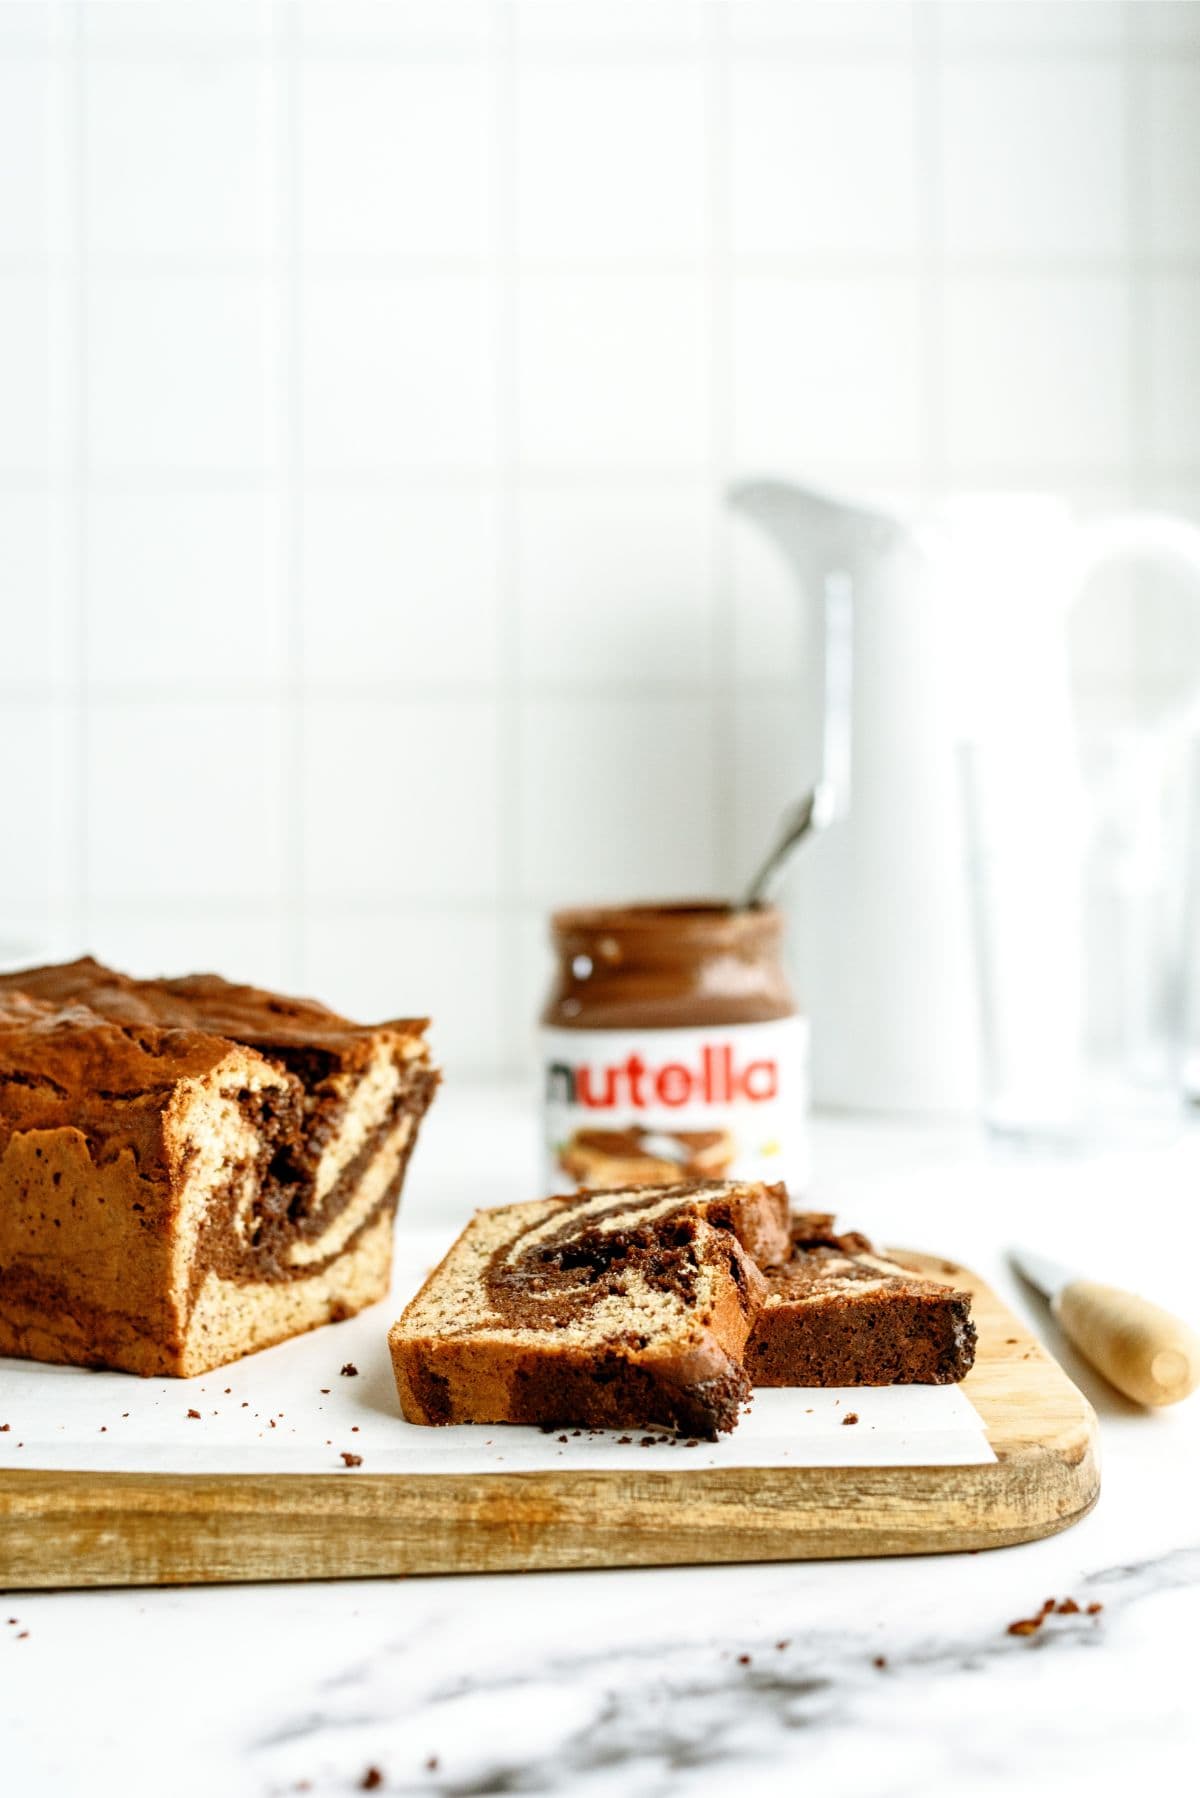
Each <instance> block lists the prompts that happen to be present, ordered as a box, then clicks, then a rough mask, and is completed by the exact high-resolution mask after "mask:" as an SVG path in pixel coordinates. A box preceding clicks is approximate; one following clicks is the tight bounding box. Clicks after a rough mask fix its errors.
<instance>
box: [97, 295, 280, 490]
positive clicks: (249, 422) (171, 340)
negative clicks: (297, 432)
mask: <svg viewBox="0 0 1200 1798" xmlns="http://www.w3.org/2000/svg"><path fill="white" fill-rule="evenodd" d="M86 309H87V326H86V329H87V371H86V395H85V405H86V412H87V438H86V444H85V448H86V453H87V455H88V457H89V460H90V462H91V464H92V466H93V467H94V469H95V470H96V471H97V472H98V473H100V474H107V475H113V474H123V475H128V474H135V473H144V472H146V471H148V470H149V471H162V472H165V473H169V474H173V475H177V476H178V475H183V474H192V475H196V474H206V475H208V474H216V473H226V472H228V473H230V474H236V475H245V474H249V473H256V472H259V471H262V470H264V469H266V468H267V467H268V465H269V463H270V461H271V459H272V445H271V430H270V420H271V411H272V398H273V391H272V369H273V357H272V348H271V339H272V333H273V328H274V325H273V317H272V295H271V288H270V284H269V282H267V281H266V280H265V278H263V277H261V276H257V275H252V274H217V273H211V272H209V271H208V270H207V269H206V270H204V271H203V272H201V273H198V274H197V273H188V274H184V273H172V274H163V273H155V274H143V273H138V274H126V273H120V274H116V273H104V274H95V275H93V276H92V277H91V279H90V281H89V282H88V286H87V293H86Z"/></svg>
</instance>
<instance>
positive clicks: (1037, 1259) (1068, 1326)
mask: <svg viewBox="0 0 1200 1798" xmlns="http://www.w3.org/2000/svg"><path fill="white" fill-rule="evenodd" d="M1009 1259H1010V1260H1011V1262H1012V1264H1013V1266H1014V1267H1015V1268H1016V1270H1017V1272H1018V1273H1019V1274H1021V1275H1022V1276H1023V1277H1024V1278H1025V1279H1026V1280H1028V1281H1029V1284H1030V1285H1031V1286H1036V1287H1037V1289H1038V1291H1039V1292H1040V1293H1043V1294H1044V1295H1045V1297H1046V1298H1048V1299H1049V1301H1050V1310H1051V1312H1052V1313H1053V1315H1054V1316H1055V1317H1056V1318H1057V1320H1058V1323H1059V1325H1060V1327H1061V1329H1062V1332H1063V1335H1064V1336H1067V1337H1069V1338H1070V1340H1071V1341H1072V1342H1073V1343H1074V1344H1075V1347H1076V1348H1077V1349H1078V1350H1079V1352H1080V1354H1081V1355H1083V1356H1084V1357H1085V1358H1086V1359H1087V1360H1088V1361H1090V1362H1091V1364H1092V1366H1093V1367H1098V1368H1099V1370H1100V1372H1101V1373H1102V1374H1103V1375H1104V1377H1105V1379H1107V1380H1110V1381H1111V1382H1112V1384H1113V1385H1114V1386H1115V1387H1117V1389H1118V1391H1120V1392H1123V1393H1125V1395H1126V1397H1128V1398H1132V1399H1136V1400H1137V1402H1138V1403H1139V1404H1141V1405H1174V1404H1177V1403H1178V1402H1179V1400H1180V1399H1181V1398H1186V1397H1187V1396H1188V1394H1189V1392H1194V1391H1195V1390H1196V1387H1197V1386H1200V1336H1197V1334H1196V1332H1195V1331H1194V1330H1191V1329H1189V1328H1188V1326H1187V1324H1185V1323H1184V1322H1183V1319H1182V1318H1179V1317H1174V1316H1172V1314H1171V1312H1169V1311H1164V1310H1163V1308H1162V1306H1161V1305H1152V1304H1151V1303H1150V1301H1149V1299H1143V1298H1139V1297H1138V1295H1137V1294H1136V1293H1133V1292H1123V1291H1122V1290H1121V1288H1120V1287H1119V1286H1102V1285H1101V1284H1100V1283H1099V1281H1096V1280H1084V1279H1082V1278H1081V1277H1080V1276H1079V1275H1078V1274H1076V1273H1075V1272H1074V1271H1073V1270H1072V1269H1071V1268H1069V1267H1063V1266H1061V1265H1060V1264H1059V1262H1057V1261H1049V1260H1047V1258H1046V1257H1045V1256H1044V1255H1037V1254H1034V1253H1033V1252H1032V1250H1030V1249H1011V1250H1010V1251H1009Z"/></svg>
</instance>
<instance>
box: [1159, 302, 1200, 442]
mask: <svg viewBox="0 0 1200 1798" xmlns="http://www.w3.org/2000/svg"><path fill="white" fill-rule="evenodd" d="M1198 319H1200V272H1197V273H1196V274H1191V275H1157V276H1155V277H1154V278H1153V280H1152V281H1151V283H1150V295H1149V321H1148V322H1149V330H1150V346H1149V347H1150V356H1149V362H1150V383H1149V387H1150V392H1149V416H1150V446H1149V447H1150V454H1151V456H1152V457H1153V458H1154V460H1155V462H1157V463H1158V464H1159V465H1160V466H1164V467H1169V466H1170V465H1171V464H1172V463H1174V464H1176V465H1179V464H1183V465H1185V466H1188V467H1190V468H1192V469H1196V468H1197V467H1200V330H1198V329H1197V320H1198Z"/></svg>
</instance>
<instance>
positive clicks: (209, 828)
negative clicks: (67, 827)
mask: <svg viewBox="0 0 1200 1798" xmlns="http://www.w3.org/2000/svg"><path fill="white" fill-rule="evenodd" d="M282 751H283V725H282V719H281V716H280V708H279V706H278V705H277V704H275V703H274V702H272V701H263V700H255V701H243V702H232V701H229V700H209V701H207V702H206V701H203V700H200V699H193V700H189V701H187V702H184V703H179V702H176V701H174V700H170V699H141V698H137V699H127V698H125V699H120V700H117V699H101V698H97V699H93V700H92V701H91V702H90V704H89V706H88V711H87V718H86V769H87V772H86V802H87V838H86V856H87V877H88V887H89V891H90V893H91V894H92V895H94V896H95V898H97V899H99V900H113V901H117V900H119V901H121V902H122V903H124V904H130V905H135V904H139V903H141V904H145V903H146V902H153V901H155V900H159V901H164V902H172V903H177V902H185V901H186V902H189V903H191V904H192V905H193V906H195V907H196V908H197V909H198V908H199V906H200V905H201V904H202V903H203V902H204V901H205V900H210V899H211V900H221V901H230V900H251V899H278V897H279V895H280V892H281V889H282V885H283V843H282V839H283V815H282V799H283V779H282V776H283V753H282Z"/></svg>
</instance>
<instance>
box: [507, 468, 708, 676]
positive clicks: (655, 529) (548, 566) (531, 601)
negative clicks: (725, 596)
mask: <svg viewBox="0 0 1200 1798" xmlns="http://www.w3.org/2000/svg"><path fill="white" fill-rule="evenodd" d="M712 510H713V495H712V492H711V489H709V488H707V487H704V486H697V487H689V488H685V489H683V490H681V491H678V492H676V491H674V490H669V491H666V492H660V493H641V492H638V491H637V490H636V489H628V490H615V491H614V490H611V489H603V490H600V491H586V490H585V491H582V492H578V493H576V492H562V491H561V490H559V489H557V488H554V487H548V488H545V487H544V488H538V487H535V486H533V485H530V486H528V487H527V488H526V490H525V492H524V494H523V496H522V499H521V507H520V522H519V529H520V545H519V552H518V553H519V567H520V594H521V633H520V654H521V661H520V670H521V673H522V674H523V675H524V676H525V677H526V678H527V679H528V680H530V681H535V682H536V681H559V682H564V683H569V682H571V681H573V680H577V679H578V678H579V675H580V672H581V670H586V673H587V678H588V680H589V681H604V682H607V683H608V684H610V685H611V686H612V687H613V688H614V689H620V688H621V687H623V686H626V685H628V684H629V683H631V682H637V681H651V682H654V683H655V684H657V685H661V686H667V687H669V686H702V685H703V684H704V683H705V682H706V681H707V680H708V678H709V676H710V675H711V673H712V669H713V643H712V636H713V624H712V584H713V577H712V569H711V558H710V553H709V552H710V543H711V537H712V528H711V519H712Z"/></svg>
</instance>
